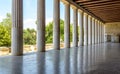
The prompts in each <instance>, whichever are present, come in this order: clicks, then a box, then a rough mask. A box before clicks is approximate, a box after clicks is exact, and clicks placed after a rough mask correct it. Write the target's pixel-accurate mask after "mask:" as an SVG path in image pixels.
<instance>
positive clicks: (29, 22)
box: [24, 19, 36, 29]
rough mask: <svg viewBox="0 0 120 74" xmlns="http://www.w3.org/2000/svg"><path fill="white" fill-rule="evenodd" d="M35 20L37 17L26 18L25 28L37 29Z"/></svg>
mask: <svg viewBox="0 0 120 74" xmlns="http://www.w3.org/2000/svg"><path fill="white" fill-rule="evenodd" d="M35 21H36V19H25V20H24V29H27V28H33V29H36V24H35Z"/></svg>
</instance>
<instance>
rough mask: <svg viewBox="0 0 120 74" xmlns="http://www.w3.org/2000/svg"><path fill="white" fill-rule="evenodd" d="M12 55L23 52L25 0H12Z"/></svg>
mask: <svg viewBox="0 0 120 74" xmlns="http://www.w3.org/2000/svg"><path fill="white" fill-rule="evenodd" d="M11 48H12V55H15V56H19V55H22V54H23V0H12V45H11Z"/></svg>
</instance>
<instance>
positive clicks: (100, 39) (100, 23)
mask: <svg viewBox="0 0 120 74" xmlns="http://www.w3.org/2000/svg"><path fill="white" fill-rule="evenodd" d="M100 33H101V36H100V37H101V38H100V42H101V43H102V23H101V22H100Z"/></svg>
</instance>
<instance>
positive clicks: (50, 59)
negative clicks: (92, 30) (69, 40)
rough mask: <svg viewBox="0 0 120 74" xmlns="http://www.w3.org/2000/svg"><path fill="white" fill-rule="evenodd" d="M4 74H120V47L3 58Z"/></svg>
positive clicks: (0, 63)
mask: <svg viewBox="0 0 120 74" xmlns="http://www.w3.org/2000/svg"><path fill="white" fill-rule="evenodd" d="M0 74H120V44H118V43H106V44H104V43H103V44H96V45H92V46H83V47H82V46H81V47H78V48H77V47H74V48H70V49H61V50H51V51H47V52H42V53H31V54H25V55H24V56H14V57H13V56H6V57H0Z"/></svg>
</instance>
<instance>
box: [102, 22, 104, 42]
mask: <svg viewBox="0 0 120 74" xmlns="http://www.w3.org/2000/svg"><path fill="white" fill-rule="evenodd" d="M102 28H103V42H105V28H104V24H103V23H102Z"/></svg>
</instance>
